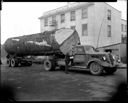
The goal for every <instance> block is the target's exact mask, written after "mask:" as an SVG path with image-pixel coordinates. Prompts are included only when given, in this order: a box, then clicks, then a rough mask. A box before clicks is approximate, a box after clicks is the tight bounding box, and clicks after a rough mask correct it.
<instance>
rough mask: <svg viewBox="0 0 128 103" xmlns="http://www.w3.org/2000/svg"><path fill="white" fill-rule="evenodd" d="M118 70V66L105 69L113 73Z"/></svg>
mask: <svg viewBox="0 0 128 103" xmlns="http://www.w3.org/2000/svg"><path fill="white" fill-rule="evenodd" d="M116 71H117V68H106V69H105V72H106V73H107V74H113V73H115V72H116Z"/></svg>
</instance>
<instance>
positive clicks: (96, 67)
mask: <svg viewBox="0 0 128 103" xmlns="http://www.w3.org/2000/svg"><path fill="white" fill-rule="evenodd" d="M90 72H91V74H93V75H101V74H102V73H103V67H102V66H101V65H100V64H99V63H97V62H92V63H91V64H90Z"/></svg>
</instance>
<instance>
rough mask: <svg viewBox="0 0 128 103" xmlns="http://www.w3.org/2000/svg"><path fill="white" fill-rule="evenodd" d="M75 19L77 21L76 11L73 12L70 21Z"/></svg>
mask: <svg viewBox="0 0 128 103" xmlns="http://www.w3.org/2000/svg"><path fill="white" fill-rule="evenodd" d="M75 19H76V16H75V11H71V13H70V20H71V21H74V20H75Z"/></svg>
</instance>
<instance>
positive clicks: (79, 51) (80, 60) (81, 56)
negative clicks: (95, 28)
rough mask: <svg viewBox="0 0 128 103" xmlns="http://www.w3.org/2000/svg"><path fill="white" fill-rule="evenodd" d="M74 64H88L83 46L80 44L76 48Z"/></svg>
mask: <svg viewBox="0 0 128 103" xmlns="http://www.w3.org/2000/svg"><path fill="white" fill-rule="evenodd" d="M74 51H75V53H74V64H75V65H77V66H86V63H85V61H86V58H85V57H86V54H85V51H84V48H83V46H78V47H76V48H75V49H74Z"/></svg>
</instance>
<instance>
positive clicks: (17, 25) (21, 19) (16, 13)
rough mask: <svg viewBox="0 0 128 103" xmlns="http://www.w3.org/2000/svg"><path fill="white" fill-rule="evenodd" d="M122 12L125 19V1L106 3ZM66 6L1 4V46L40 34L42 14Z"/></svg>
mask: <svg viewBox="0 0 128 103" xmlns="http://www.w3.org/2000/svg"><path fill="white" fill-rule="evenodd" d="M108 4H110V5H111V6H113V7H115V8H116V9H118V10H119V11H121V12H122V19H125V20H126V19H127V17H126V13H127V11H126V10H127V9H126V8H127V3H126V1H125V0H120V1H118V2H108ZM65 5H67V2H28V3H27V2H20V3H19V2H10V3H9V2H3V3H2V11H1V44H4V42H5V41H6V40H7V39H8V38H10V37H16V36H22V35H28V34H34V33H39V32H40V20H39V19H38V18H39V17H40V16H42V15H43V12H46V11H49V10H52V9H56V8H58V7H62V6H65Z"/></svg>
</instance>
